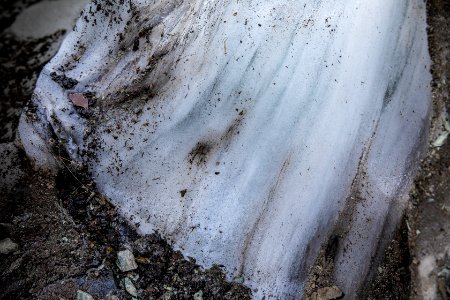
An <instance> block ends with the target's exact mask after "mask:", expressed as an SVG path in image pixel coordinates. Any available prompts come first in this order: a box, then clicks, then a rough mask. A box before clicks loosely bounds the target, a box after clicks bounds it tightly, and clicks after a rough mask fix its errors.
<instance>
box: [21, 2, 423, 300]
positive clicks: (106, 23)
mask: <svg viewBox="0 0 450 300" xmlns="http://www.w3.org/2000/svg"><path fill="white" fill-rule="evenodd" d="M94 2H95V1H94ZM89 12H91V13H89ZM425 26H426V24H425V4H424V3H423V2H422V1H419V0H413V1H407V0H399V1H387V0H380V1H369V2H368V1H364V2H363V1H313V2H311V1H287V0H285V1H270V0H265V1H181V0H179V1H144V0H141V1H137V0H136V1H125V2H124V3H122V4H121V3H119V1H118V3H117V4H115V5H113V6H106V5H105V4H103V7H101V8H99V10H97V3H93V4H92V5H91V6H90V7H88V8H86V9H85V12H84V15H83V16H82V17H81V18H80V20H79V22H78V23H77V25H76V29H75V31H74V32H72V33H71V34H70V35H69V36H68V37H67V39H66V40H65V42H64V43H63V45H62V47H61V50H60V51H59V53H58V54H57V55H56V57H55V58H54V59H53V60H52V61H51V62H50V63H49V64H48V65H47V66H46V68H45V69H44V71H43V72H42V74H41V76H40V78H39V81H38V85H37V88H36V91H35V96H34V103H35V104H36V105H37V106H38V109H37V110H38V115H39V116H40V119H39V121H34V122H32V121H30V120H27V119H26V118H25V117H23V118H22V123H21V129H20V130H21V132H22V140H23V142H24V145H25V148H26V149H27V151H28V152H29V153H31V154H33V155H34V156H35V157H36V158H37V160H38V161H43V160H44V159H46V153H47V151H48V150H47V149H46V146H45V142H43V141H45V138H46V132H47V131H46V130H47V127H46V126H48V125H50V126H49V128H51V130H54V131H55V133H56V135H57V136H58V137H59V138H63V139H64V140H65V141H66V145H67V149H68V151H69V153H70V155H71V156H72V157H73V158H74V159H78V160H84V161H86V162H87V163H89V164H90V169H91V171H92V174H93V176H94V178H95V181H96V183H97V186H98V187H99V189H100V190H101V191H102V192H103V193H104V194H105V195H106V196H108V197H109V198H110V199H111V200H112V201H113V202H114V203H115V204H117V206H118V207H119V208H120V211H121V212H122V214H124V215H125V216H127V217H128V218H129V219H130V220H131V221H132V222H134V223H137V224H139V228H140V230H141V232H143V233H148V232H152V231H154V230H158V231H159V232H161V233H162V234H163V235H164V236H166V237H168V238H170V239H171V240H173V241H174V243H175V246H176V247H178V248H180V249H182V250H183V251H184V253H185V254H186V255H189V256H193V257H195V258H196V259H197V260H198V262H200V263H201V264H203V265H205V266H210V265H211V264H213V263H218V264H223V265H225V266H226V268H227V272H228V274H229V275H230V277H233V276H238V275H240V274H243V275H244V277H245V279H246V282H247V283H248V284H250V285H251V286H252V287H254V288H258V291H257V292H255V296H256V297H257V298H259V297H262V296H263V295H266V296H271V295H272V296H275V297H281V298H291V297H297V298H298V297H300V295H301V292H302V288H303V284H304V282H305V278H306V274H307V271H308V268H309V267H310V266H311V264H312V262H313V261H314V259H315V257H316V256H317V253H318V251H319V248H320V247H321V245H322V244H323V243H324V242H326V240H327V238H328V236H329V235H330V234H331V233H332V232H334V233H335V234H338V235H340V236H341V239H340V243H339V248H338V252H337V254H336V257H335V261H336V267H335V269H336V272H335V279H336V282H337V283H338V284H339V285H340V286H341V287H342V288H343V290H344V292H346V294H347V295H352V294H354V293H355V292H356V291H357V289H358V287H359V285H360V284H361V283H362V281H363V279H364V274H366V273H367V271H368V267H369V261H370V258H371V257H372V256H373V255H374V254H375V253H374V251H375V248H376V247H374V245H375V244H376V243H377V242H378V241H379V240H380V239H381V237H380V234H382V233H383V234H385V233H389V231H390V230H391V229H392V225H390V227H389V226H388V227H389V228H388V229H386V226H384V224H385V221H386V220H388V221H389V222H390V223H392V224H395V220H396V218H397V217H398V216H399V215H400V212H401V207H402V200H401V199H402V196H403V195H404V193H405V189H406V188H407V186H408V184H409V182H410V179H411V171H412V170H413V169H414V167H413V166H414V164H415V163H416V162H417V156H418V154H419V152H420V151H419V149H420V146H419V145H420V144H421V143H423V140H422V139H423V138H424V136H425V132H426V126H427V117H428V109H429V99H430V96H429V81H430V75H429V71H428V67H429V57H428V50H427V41H426V31H425ZM52 72H56V73H58V74H62V73H64V74H65V75H66V76H68V77H70V78H73V79H76V80H77V81H78V84H77V85H76V87H74V88H73V89H72V90H66V89H65V88H63V87H61V86H60V85H58V84H57V83H56V82H54V81H53V80H52V78H51V76H50V74H51V73H52ZM87 91H89V92H92V93H93V94H95V96H96V97H97V98H98V100H97V104H96V106H95V107H91V108H90V110H89V111H90V112H98V115H100V117H99V118H98V119H95V120H96V121H95V123H94V122H93V121H92V118H91V119H87V118H86V114H81V113H80V111H79V110H78V111H77V110H76V109H75V108H74V107H73V105H72V103H71V102H70V100H69V99H68V93H69V92H78V93H83V92H87ZM30 130H37V131H38V132H40V137H39V138H36V137H33V138H30V136H29V134H28V132H30ZM89 132H94V133H93V134H89ZM33 143H34V144H33ZM93 143H95V144H96V145H99V146H100V148H97V149H96V150H94V154H95V155H96V158H95V159H93V158H91V157H90V156H85V155H82V151H83V150H89V151H91V150H92V149H90V148H89V147H90V146H91V145H93ZM355 178H357V179H358V180H355ZM355 191H357V195H358V199H359V200H358V201H354V200H352V199H353V198H352V197H353V196H354V193H355ZM346 204H347V205H346ZM345 209H351V211H350V212H348V211H343V210H345ZM343 215H346V216H347V217H346V218H345V224H342V223H343V222H342V217H341V219H340V216H343ZM349 215H350V217H349ZM389 222H388V223H389ZM390 223H389V224H390ZM383 227H385V228H384V229H383ZM344 250H345V251H344Z"/></svg>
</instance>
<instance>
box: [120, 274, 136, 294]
mask: <svg viewBox="0 0 450 300" xmlns="http://www.w3.org/2000/svg"><path fill="white" fill-rule="evenodd" d="M123 285H124V286H125V290H126V291H127V293H128V294H130V295H131V296H133V297H137V294H138V293H137V289H136V287H135V286H134V284H133V281H131V279H130V278H128V277H125V278H124V279H123Z"/></svg>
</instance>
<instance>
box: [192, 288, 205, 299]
mask: <svg viewBox="0 0 450 300" xmlns="http://www.w3.org/2000/svg"><path fill="white" fill-rule="evenodd" d="M194 300H203V291H202V290H200V291H198V292H197V293H195V294H194Z"/></svg>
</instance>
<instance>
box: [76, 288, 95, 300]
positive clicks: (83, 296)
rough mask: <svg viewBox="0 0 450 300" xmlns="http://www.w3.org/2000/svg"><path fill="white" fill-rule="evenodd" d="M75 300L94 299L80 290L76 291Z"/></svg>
mask: <svg viewBox="0 0 450 300" xmlns="http://www.w3.org/2000/svg"><path fill="white" fill-rule="evenodd" d="M77 300H94V297H92V296H91V295H89V294H88V293H86V292H83V291H81V290H78V291H77Z"/></svg>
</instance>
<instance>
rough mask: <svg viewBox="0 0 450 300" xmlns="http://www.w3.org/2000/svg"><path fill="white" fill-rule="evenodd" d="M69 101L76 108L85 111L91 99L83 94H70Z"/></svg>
mask: <svg viewBox="0 0 450 300" xmlns="http://www.w3.org/2000/svg"><path fill="white" fill-rule="evenodd" d="M69 99H70V101H72V103H73V105H75V106H78V107H82V108H85V109H86V108H88V107H89V99H88V98H86V97H85V96H84V95H83V94H81V93H71V94H69Z"/></svg>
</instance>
